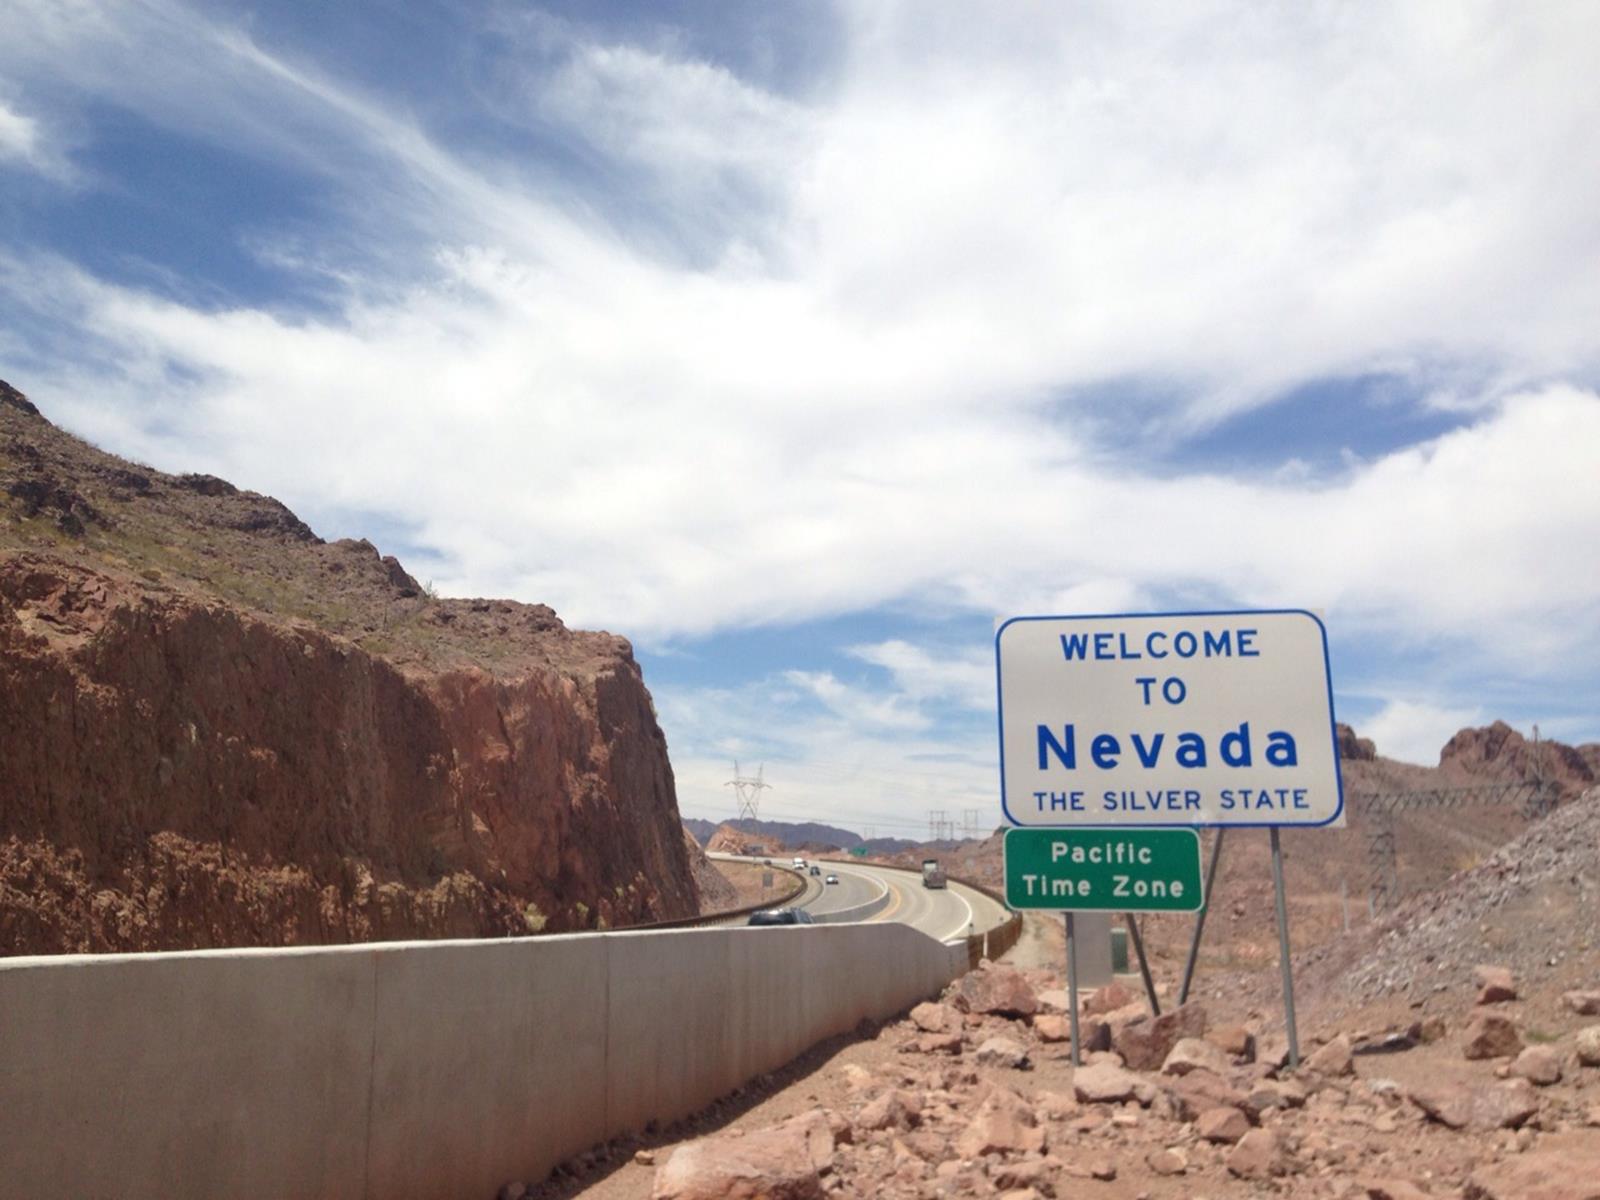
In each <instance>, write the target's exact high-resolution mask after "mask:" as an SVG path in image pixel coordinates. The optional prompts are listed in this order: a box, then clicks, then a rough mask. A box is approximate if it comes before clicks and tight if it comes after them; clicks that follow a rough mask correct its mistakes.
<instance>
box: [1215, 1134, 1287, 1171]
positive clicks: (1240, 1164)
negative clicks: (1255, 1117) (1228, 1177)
mask: <svg viewBox="0 0 1600 1200" xmlns="http://www.w3.org/2000/svg"><path fill="white" fill-rule="evenodd" d="M1228 1170H1229V1171H1230V1172H1231V1173H1232V1174H1234V1175H1237V1176H1238V1177H1239V1178H1240V1179H1266V1178H1267V1177H1268V1176H1271V1175H1281V1174H1283V1152H1282V1151H1281V1150H1280V1149H1279V1148H1278V1139H1277V1138H1275V1137H1273V1136H1272V1134H1270V1133H1268V1132H1267V1131H1266V1130H1265V1129H1252V1130H1251V1131H1250V1132H1249V1133H1247V1134H1245V1135H1244V1136H1243V1137H1242V1138H1240V1139H1239V1141H1238V1144H1237V1145H1235V1146H1234V1148H1233V1149H1232V1150H1230V1151H1228Z"/></svg>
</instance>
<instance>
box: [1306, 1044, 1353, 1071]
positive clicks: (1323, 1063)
mask: <svg viewBox="0 0 1600 1200" xmlns="http://www.w3.org/2000/svg"><path fill="white" fill-rule="evenodd" d="M1306 1069H1307V1070H1309V1071H1315V1072H1316V1073H1317V1074H1318V1075H1326V1076H1328V1077H1329V1078H1330V1079H1332V1078H1337V1077H1339V1076H1340V1075H1354V1074H1355V1073H1356V1067H1355V1061H1354V1060H1353V1059H1352V1058H1351V1057H1350V1039H1349V1038H1348V1037H1346V1036H1345V1035H1344V1034H1342V1033H1341V1034H1340V1035H1339V1036H1338V1037H1336V1038H1334V1039H1333V1041H1331V1042H1329V1043H1328V1044H1327V1045H1326V1046H1320V1047H1318V1048H1317V1049H1316V1050H1315V1051H1313V1052H1312V1054H1311V1057H1310V1058H1308V1059H1306Z"/></svg>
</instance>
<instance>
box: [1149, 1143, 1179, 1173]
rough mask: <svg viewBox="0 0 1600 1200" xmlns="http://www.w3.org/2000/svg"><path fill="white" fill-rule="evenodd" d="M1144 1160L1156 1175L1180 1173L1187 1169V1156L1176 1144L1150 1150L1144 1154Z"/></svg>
mask: <svg viewBox="0 0 1600 1200" xmlns="http://www.w3.org/2000/svg"><path fill="white" fill-rule="evenodd" d="M1144 1161H1145V1165H1146V1166H1148V1167H1149V1168H1150V1169H1151V1170H1152V1171H1154V1172H1155V1173H1156V1174H1157V1175H1182V1174H1183V1173H1184V1172H1185V1171H1187V1170H1188V1169H1189V1156H1188V1155H1187V1154H1185V1153H1184V1152H1183V1151H1182V1150H1181V1149H1179V1148H1178V1147H1177V1146H1168V1147H1167V1148H1166V1149H1165V1150H1152V1151H1151V1152H1150V1153H1149V1154H1147V1155H1145V1157H1144Z"/></svg>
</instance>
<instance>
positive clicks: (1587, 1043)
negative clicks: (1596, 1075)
mask: <svg viewBox="0 0 1600 1200" xmlns="http://www.w3.org/2000/svg"><path fill="white" fill-rule="evenodd" d="M1575 1042H1576V1045H1577V1049H1578V1061H1579V1062H1581V1063H1582V1064H1583V1065H1584V1066H1586V1067H1600V1025H1590V1026H1589V1027H1588V1028H1587V1029H1580V1030H1578V1036H1577V1038H1576V1039H1575Z"/></svg>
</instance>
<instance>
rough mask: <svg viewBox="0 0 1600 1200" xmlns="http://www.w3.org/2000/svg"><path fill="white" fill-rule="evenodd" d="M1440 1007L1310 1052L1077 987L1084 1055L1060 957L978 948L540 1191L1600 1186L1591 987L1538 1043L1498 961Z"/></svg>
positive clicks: (1570, 1192)
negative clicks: (690, 1116)
mask: <svg viewBox="0 0 1600 1200" xmlns="http://www.w3.org/2000/svg"><path fill="white" fill-rule="evenodd" d="M1478 975H1479V981H1478V983H1477V985H1476V986H1473V987H1469V988H1468V989H1467V990H1465V991H1463V992H1459V993H1458V994H1455V995H1454V996H1453V1001H1454V1003H1453V1007H1452V1011H1451V1014H1450V1016H1448V1017H1434V1018H1431V1019H1429V1020H1427V1021H1421V1022H1417V1023H1416V1028H1414V1029H1411V1030H1401V1031H1396V1032H1397V1033H1398V1034H1399V1036H1398V1037H1394V1036H1391V1035H1388V1034H1386V1033H1385V1032H1383V1031H1367V1030H1362V1029H1357V1028H1354V1027H1347V1026H1331V1027H1328V1028H1326V1029H1324V1030H1322V1031H1321V1036H1320V1037H1317V1038H1315V1039H1307V1044H1306V1047H1305V1049H1306V1051H1307V1059H1306V1062H1305V1063H1304V1065H1303V1066H1302V1068H1301V1070H1299V1071H1298V1072H1290V1071H1288V1070H1287V1069H1286V1067H1285V1065H1284V1053H1285V1048H1284V1046H1283V1043H1282V1041H1281V1039H1273V1038H1272V1037H1271V1036H1270V1035H1265V1034H1258V1033H1257V1031H1256V1028H1255V1027H1254V1024H1255V1023H1253V1022H1250V1021H1248V1020H1247V1021H1245V1022H1243V1023H1232V1022H1229V1023H1223V1021H1221V1020H1219V1019H1218V1018H1216V1017H1215V1016H1213V1014H1212V1013H1210V1012H1209V1011H1208V1010H1207V1009H1206V1008H1205V1007H1203V1006H1201V1005H1199V1004H1196V1003H1191V1004H1189V1005H1187V1006H1185V1007H1184V1008H1182V1009H1178V1010H1176V1011H1171V1012H1168V1013H1166V1014H1165V1015H1163V1016H1162V1017H1161V1018H1159V1019H1156V1020H1151V1019H1150V1017H1149V1016H1148V1014H1147V1013H1146V1011H1145V1008H1144V1006H1143V1004H1142V1003H1141V1002H1140V1001H1139V1000H1138V999H1137V998H1136V997H1135V996H1134V995H1133V994H1132V993H1130V992H1128V991H1127V990H1126V989H1124V988H1122V987H1121V985H1112V986H1111V987H1109V988H1106V989H1103V990H1101V991H1100V992H1097V993H1095V994H1093V995H1091V996H1089V997H1088V998H1087V999H1086V1000H1085V1004H1084V1012H1083V1014H1082V1017H1081V1022H1082V1024H1081V1032H1082V1036H1083V1038H1084V1042H1085V1046H1086V1047H1093V1049H1092V1050H1089V1051H1088V1052H1087V1054H1086V1060H1085V1062H1084V1064H1083V1065H1082V1066H1081V1067H1079V1068H1077V1069H1074V1068H1073V1067H1072V1065H1071V1062H1070V1051H1069V1042H1068V1040H1067V1039H1068V1032H1067V1031H1068V1018H1067V1016H1066V1014H1065V1012H1064V1009H1065V1005H1066V997H1065V994H1064V992H1062V991H1061V989H1060V987H1059V983H1060V981H1059V979H1058V978H1057V977H1054V976H1052V975H1050V974H1049V973H1046V972H1037V971H1028V972H1024V971H1019V970H1017V969H1015V968H1011V967H1009V966H1004V965H1000V966H986V967H985V968H984V969H982V970H980V971H977V972H974V973H973V974H971V975H969V976H967V977H965V978H963V979H961V980H958V981H957V982H956V983H955V984H953V985H952V986H951V987H950V988H949V989H948V990H947V991H946V993H945V994H944V995H943V996H942V997H941V998H940V999H939V1000H938V1001H936V1002H931V1003H926V1004H922V1005H919V1006H918V1007H917V1008H915V1009H913V1010H912V1012H911V1013H910V1014H909V1015H908V1016H907V1017H905V1018H904V1019H901V1020H898V1021H895V1022H892V1023H890V1024H887V1025H885V1026H883V1027H882V1028H880V1029H877V1030H876V1031H874V1032H873V1033H872V1034H871V1036H864V1037H860V1038H857V1039H848V1040H843V1041H840V1042H836V1043H834V1044H832V1045H830V1046H827V1047H823V1048H822V1049H820V1050H819V1051H817V1052H814V1053H813V1054H812V1055H811V1056H808V1058H807V1059H806V1060H802V1061H801V1062H800V1063H797V1064H795V1065H794V1066H793V1067H792V1068H790V1070H789V1071H788V1072H786V1073H784V1075H782V1076H779V1077H773V1078H768V1079H766V1080H763V1081H758V1082H757V1084H755V1085H754V1086H752V1087H751V1088H749V1089H747V1090H746V1091H745V1092H744V1093H743V1094H741V1095H739V1096H735V1097H732V1098H730V1100H729V1101H728V1102H727V1103H726V1104H725V1105H724V1106H723V1108H722V1109H721V1110H720V1111H714V1112H711V1113H708V1114H705V1115H704V1116H703V1117H702V1118H700V1119H699V1120H698V1121H696V1122H690V1123H686V1124H685V1125H684V1126H682V1127H679V1128H674V1129H670V1130H666V1131H663V1132H662V1133H660V1134H656V1135H652V1136H647V1137H644V1138H641V1139H636V1140H626V1141H619V1142H617V1143H614V1144H612V1145H610V1146H606V1147H601V1148H599V1149H598V1150H597V1151H596V1152H594V1153H592V1154H590V1155H587V1156H585V1158H584V1159H583V1160H581V1161H580V1162H577V1163H573V1164H569V1166H568V1167H566V1168H564V1169H563V1170H562V1171H560V1172H558V1173H557V1176H556V1178H554V1179H552V1180H551V1181H549V1182H547V1183H545V1184H542V1185H540V1186H537V1187H533V1188H524V1187H522V1186H521V1185H508V1188H507V1189H506V1190H505V1191H504V1192H503V1196H505V1197H513V1196H522V1195H526V1196H528V1197H530V1198H535V1197H536V1198H538V1200H556V1198H562V1200H567V1198H571V1197H580V1196H581V1197H586V1198H588V1200H634V1198H637V1200H643V1198H645V1197H650V1198H652V1200H711V1198H713V1197H717V1198H733V1197H751V1198H753V1197H775V1198H776V1197H783V1198H801V1197H812V1198H820V1197H827V1196H842V1197H843V1196H850V1197H853V1196H875V1197H881V1198H883V1200H894V1198H898V1197H905V1198H908V1200H909V1198H917V1200H923V1198H930V1200H931V1198H933V1197H942V1196H999V1197H1004V1198H1005V1200H1035V1198H1037V1197H1054V1196H1069V1195H1070V1196H1079V1195H1082V1196H1103V1197H1106V1198H1107V1200H1113V1198H1120V1200H1131V1198H1134V1197H1150V1198H1151V1200H1156V1198H1168V1197H1171V1198H1176V1197H1194V1196H1208V1197H1232V1196H1240V1197H1242V1196H1259V1195H1274V1194H1276V1195H1292V1196H1307V1197H1372V1198H1375V1200H1376V1198H1382V1197H1394V1198H1413V1197H1421V1196H1433V1197H1449V1196H1459V1197H1484V1198H1495V1200H1513V1198H1515V1200H1535V1198H1543V1200H1575V1198H1578V1197H1600V990H1593V989H1591V990H1587V991H1574V992H1572V993H1571V994H1569V995H1568V996H1566V997H1565V999H1564V1001H1563V1007H1564V1010H1565V1016H1564V1017H1563V1018H1562V1019H1561V1020H1560V1021H1559V1022H1556V1023H1555V1025H1554V1027H1553V1028H1552V1029H1550V1030H1548V1031H1546V1032H1545V1033H1543V1034H1541V1038H1549V1039H1550V1040H1548V1041H1546V1040H1540V1041H1536V1042H1532V1043H1529V1042H1528V1041H1527V1038H1526V1036H1525V1035H1526V1034H1527V1033H1528V1031H1527V1030H1526V1029H1523V1028H1520V1026H1519V1022H1518V1021H1517V1019H1516V1018H1515V1013H1516V1012H1517V1009H1516V1008H1515V1005H1516V1003H1517V1001H1516V1000H1515V999H1514V997H1515V995H1516V993H1517V990H1518V981H1517V979H1516V978H1515V976H1514V974H1513V973H1512V972H1510V971H1508V970H1505V969H1504V968H1494V967H1490V968H1486V969H1483V970H1481V971H1480V972H1479V973H1478Z"/></svg>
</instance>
